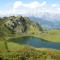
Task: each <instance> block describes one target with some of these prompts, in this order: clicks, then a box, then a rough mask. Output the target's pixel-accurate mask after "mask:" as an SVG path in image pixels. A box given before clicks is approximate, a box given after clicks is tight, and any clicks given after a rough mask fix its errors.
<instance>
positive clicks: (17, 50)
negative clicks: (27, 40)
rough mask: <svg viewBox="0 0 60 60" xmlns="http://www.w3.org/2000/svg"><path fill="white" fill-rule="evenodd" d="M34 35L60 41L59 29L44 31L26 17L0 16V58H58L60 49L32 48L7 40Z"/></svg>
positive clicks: (18, 59)
mask: <svg viewBox="0 0 60 60" xmlns="http://www.w3.org/2000/svg"><path fill="white" fill-rule="evenodd" d="M24 36H34V37H38V38H42V39H45V40H47V41H51V42H60V37H59V36H60V30H50V31H44V30H43V28H42V27H41V26H40V25H39V24H38V23H35V22H33V21H30V19H29V18H28V17H22V16H17V17H15V16H10V17H3V18H0V59H1V60H60V50H54V49H48V48H46V49H45V48H33V47H31V46H26V45H20V44H17V43H14V42H8V40H9V39H10V38H18V37H24Z"/></svg>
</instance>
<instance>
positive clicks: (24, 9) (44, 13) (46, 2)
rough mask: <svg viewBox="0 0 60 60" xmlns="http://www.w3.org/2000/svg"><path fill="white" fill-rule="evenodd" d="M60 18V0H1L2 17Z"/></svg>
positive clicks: (0, 12)
mask: <svg viewBox="0 0 60 60" xmlns="http://www.w3.org/2000/svg"><path fill="white" fill-rule="evenodd" d="M10 15H23V16H37V17H49V18H56V17H57V18H59V17H60V0H0V16H10Z"/></svg>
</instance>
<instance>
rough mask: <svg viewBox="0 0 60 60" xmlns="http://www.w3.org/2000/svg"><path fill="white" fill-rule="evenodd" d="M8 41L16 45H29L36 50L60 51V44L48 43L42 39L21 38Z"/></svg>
mask: <svg viewBox="0 0 60 60" xmlns="http://www.w3.org/2000/svg"><path fill="white" fill-rule="evenodd" d="M10 41H12V42H15V43H18V44H25V45H30V46H33V47H37V48H40V47H42V48H53V49H59V50H60V43H56V42H49V41H46V40H43V39H39V38H36V37H22V38H13V39H11V40H10Z"/></svg>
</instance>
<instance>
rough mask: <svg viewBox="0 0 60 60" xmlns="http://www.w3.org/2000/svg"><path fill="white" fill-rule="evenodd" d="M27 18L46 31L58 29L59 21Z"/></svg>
mask: <svg viewBox="0 0 60 60" xmlns="http://www.w3.org/2000/svg"><path fill="white" fill-rule="evenodd" d="M29 18H30V20H33V21H35V22H38V23H39V24H40V25H42V27H43V28H45V29H46V28H47V29H60V21H59V20H55V21H54V20H53V21H52V20H50V19H48V20H47V19H45V18H40V17H34V16H31V17H29Z"/></svg>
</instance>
